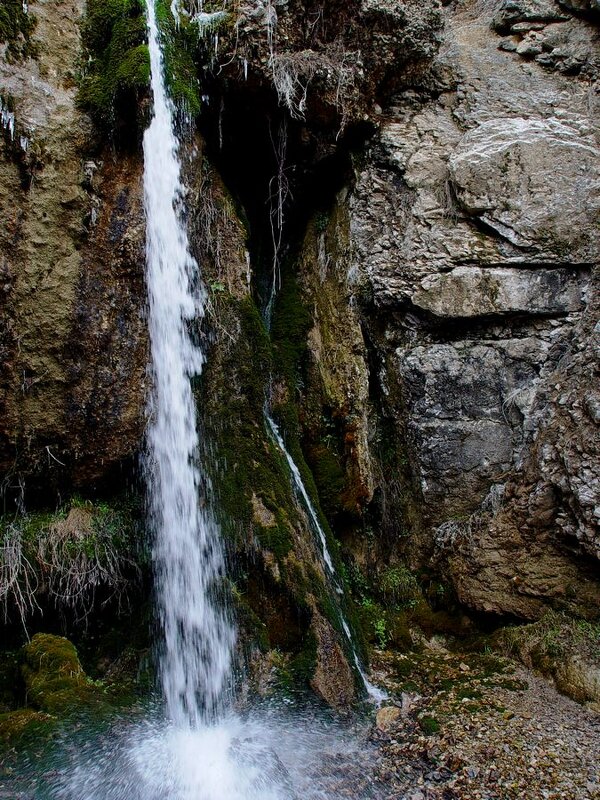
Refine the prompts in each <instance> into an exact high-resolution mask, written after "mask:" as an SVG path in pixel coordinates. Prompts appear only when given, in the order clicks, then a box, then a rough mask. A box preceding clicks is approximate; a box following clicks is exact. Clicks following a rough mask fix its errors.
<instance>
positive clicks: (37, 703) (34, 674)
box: [21, 633, 107, 714]
mask: <svg viewBox="0 0 600 800" xmlns="http://www.w3.org/2000/svg"><path fill="white" fill-rule="evenodd" d="M21 655H22V664H21V675H22V676H23V680H24V682H25V689H26V696H27V701H28V702H29V703H31V705H32V706H34V708H37V709H39V710H41V711H46V712H48V713H50V714H63V713H66V712H70V711H74V710H76V709H78V708H81V707H86V706H87V707H89V706H94V707H97V706H103V705H105V704H106V703H107V700H106V697H105V696H104V693H103V690H102V687H100V686H97V685H96V684H94V683H93V682H92V681H90V680H89V678H88V677H87V676H86V674H85V672H84V671H83V667H82V666H81V663H80V661H79V656H78V655H77V650H76V649H75V647H74V646H73V644H71V642H70V641H69V640H68V639H65V638H64V637H63V636H54V635H52V634H49V633H37V634H36V635H35V636H34V637H33V639H32V640H31V642H29V644H26V645H25V646H24V647H23V649H22V651H21Z"/></svg>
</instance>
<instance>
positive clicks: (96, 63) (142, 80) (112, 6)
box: [78, 0, 150, 132]
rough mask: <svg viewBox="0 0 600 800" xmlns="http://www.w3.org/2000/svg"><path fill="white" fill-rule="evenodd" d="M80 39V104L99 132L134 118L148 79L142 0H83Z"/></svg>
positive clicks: (130, 121) (111, 128) (114, 127)
mask: <svg viewBox="0 0 600 800" xmlns="http://www.w3.org/2000/svg"><path fill="white" fill-rule="evenodd" d="M82 42H83V46H84V52H85V59H84V60H83V64H82V74H81V80H80V86H79V95H78V100H79V104H80V106H81V107H82V108H83V109H84V110H85V111H87V112H89V114H90V115H91V116H92V118H93V119H94V121H95V123H96V125H97V126H98V127H99V128H100V129H101V130H103V131H110V132H114V131H115V130H116V129H117V128H118V127H120V126H123V125H129V124H131V123H132V122H133V123H135V122H136V121H137V120H138V115H139V110H138V103H139V100H140V98H141V97H142V96H143V95H144V94H145V93H146V92H147V91H148V83H149V79H150V57H149V54H148V46H147V44H146V17H145V13H144V2H143V0H88V3H87V10H86V16H85V19H84V21H83V25H82Z"/></svg>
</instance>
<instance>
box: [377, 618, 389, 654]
mask: <svg viewBox="0 0 600 800" xmlns="http://www.w3.org/2000/svg"><path fill="white" fill-rule="evenodd" d="M374 627H375V638H376V640H377V645H378V646H379V647H380V648H381V649H382V650H385V648H386V646H387V643H388V641H389V636H388V632H387V625H386V621H385V618H384V617H379V619H377V620H375V626H374Z"/></svg>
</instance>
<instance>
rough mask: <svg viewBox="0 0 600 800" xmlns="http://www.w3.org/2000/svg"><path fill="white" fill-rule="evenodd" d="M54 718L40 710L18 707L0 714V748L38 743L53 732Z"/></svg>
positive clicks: (20, 746)
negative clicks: (15, 709)
mask: <svg viewBox="0 0 600 800" xmlns="http://www.w3.org/2000/svg"><path fill="white" fill-rule="evenodd" d="M55 726H56V719H55V718H54V717H52V716H50V714H45V713H43V712H42V711H34V709H32V708H20V709H18V710H17V711H9V712H8V713H6V714H0V748H1V749H6V748H11V747H15V748H22V747H24V746H26V745H28V744H33V743H36V744H40V743H41V742H42V740H44V739H49V738H50V737H51V736H52V734H53V733H54V729H55Z"/></svg>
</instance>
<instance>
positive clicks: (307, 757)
mask: <svg viewBox="0 0 600 800" xmlns="http://www.w3.org/2000/svg"><path fill="white" fill-rule="evenodd" d="M367 734H368V731H367V729H365V727H364V726H363V727H362V728H354V727H350V728H348V727H344V726H343V724H341V723H340V722H339V721H335V722H334V721H332V720H331V719H327V718H326V717H325V716H323V715H322V714H320V713H318V712H317V713H313V712H311V711H310V710H308V711H307V712H305V713H298V712H295V711H293V710H292V709H289V708H284V709H281V708H280V709H272V710H255V711H254V712H253V714H252V716H251V717H249V718H242V717H240V716H233V715H232V716H228V717H223V718H222V719H221V720H220V721H219V722H218V723H215V724H214V725H204V726H201V727H199V728H197V729H191V728H187V729H183V728H178V727H175V726H173V725H166V724H164V723H161V722H156V721H154V722H145V723H142V724H136V725H127V724H122V725H121V726H120V727H119V726H118V725H116V726H115V727H114V729H113V730H112V731H111V732H110V734H108V735H105V736H100V737H97V738H96V739H94V740H91V741H88V742H87V743H86V744H85V745H84V746H83V747H79V748H74V756H73V759H74V761H75V765H74V766H73V768H72V769H71V770H70V771H69V774H68V775H64V776H63V777H58V778H55V779H54V786H53V787H49V788H50V793H49V794H48V795H46V794H44V797H51V798H59V799H60V800H343V798H352V799H353V800H375V798H381V797H382V795H381V790H382V787H381V785H380V784H377V780H376V777H375V771H376V770H375V767H376V758H375V751H374V747H373V745H372V744H371V743H370V742H369V740H368V735H367ZM57 766H58V767H59V769H61V767H62V765H58V764H57Z"/></svg>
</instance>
